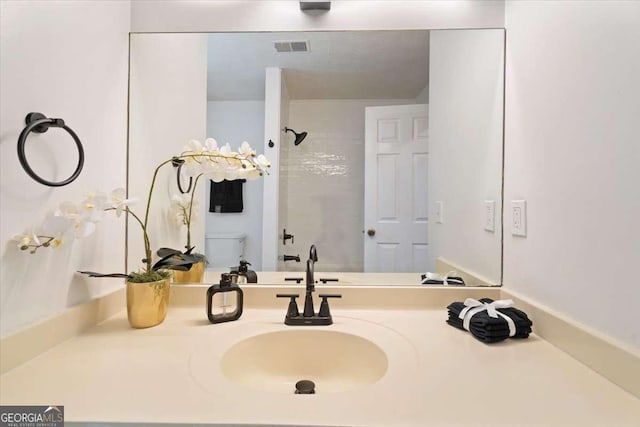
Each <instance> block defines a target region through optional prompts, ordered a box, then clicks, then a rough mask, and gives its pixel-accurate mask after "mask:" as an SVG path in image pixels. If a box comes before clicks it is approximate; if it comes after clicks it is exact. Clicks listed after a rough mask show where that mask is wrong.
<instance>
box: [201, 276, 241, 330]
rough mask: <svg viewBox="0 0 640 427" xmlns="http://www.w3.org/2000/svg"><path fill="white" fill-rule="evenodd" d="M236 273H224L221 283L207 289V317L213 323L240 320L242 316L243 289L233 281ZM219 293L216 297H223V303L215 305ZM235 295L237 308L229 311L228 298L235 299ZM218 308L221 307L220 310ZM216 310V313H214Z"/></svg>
mask: <svg viewBox="0 0 640 427" xmlns="http://www.w3.org/2000/svg"><path fill="white" fill-rule="evenodd" d="M234 276H235V275H234V274H228V273H222V275H221V276H220V284H218V285H213V286H211V287H209V289H207V317H208V318H209V321H210V322H211V323H222V322H231V321H233V320H238V319H239V318H240V316H242V299H243V295H242V289H240V287H239V286H238V285H236V284H235V283H232V278H233V277H234ZM216 294H219V295H218V298H216V299H220V297H221V299H222V303H221V304H219V306H214V296H215V295H216ZM234 296H235V304H232V305H235V309H234V310H233V311H231V312H228V311H227V307H228V306H229V304H228V300H229V299H233V297H234ZM217 308H221V311H220V312H218V310H216V309H217ZM214 310H215V311H216V313H214Z"/></svg>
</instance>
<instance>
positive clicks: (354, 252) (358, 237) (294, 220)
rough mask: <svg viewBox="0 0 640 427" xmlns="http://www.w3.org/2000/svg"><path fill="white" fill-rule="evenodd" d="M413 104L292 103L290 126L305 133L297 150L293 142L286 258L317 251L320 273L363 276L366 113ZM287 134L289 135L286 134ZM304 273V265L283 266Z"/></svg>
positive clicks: (289, 160) (289, 164)
mask: <svg viewBox="0 0 640 427" xmlns="http://www.w3.org/2000/svg"><path fill="white" fill-rule="evenodd" d="M413 103H415V100H413V99H404V100H397V99H384V100H371V99H362V100H358V99H356V100H292V101H291V102H290V104H289V126H290V127H291V128H293V129H295V130H296V131H297V132H301V131H307V132H308V135H307V137H306V139H305V140H304V141H303V142H302V143H301V144H300V145H298V146H297V147H296V146H293V138H291V137H285V138H283V141H284V142H283V144H289V156H288V158H287V161H286V165H285V167H286V169H287V170H288V181H289V183H288V195H287V216H288V223H287V232H289V233H292V234H294V235H295V244H294V245H292V246H289V244H287V251H286V252H287V254H289V255H298V254H300V259H301V261H304V260H306V259H307V258H308V255H307V254H308V253H309V246H310V245H311V244H312V243H314V244H315V245H316V246H317V248H318V258H319V260H318V265H317V270H318V271H363V263H364V258H363V257H364V245H363V234H362V230H363V229H364V132H365V123H364V119H365V114H364V113H365V108H366V107H369V106H379V105H401V104H413ZM289 135H291V134H289ZM286 267H287V269H288V270H304V269H305V268H306V264H305V263H304V262H300V263H299V264H298V263H294V262H289V263H287V266H286Z"/></svg>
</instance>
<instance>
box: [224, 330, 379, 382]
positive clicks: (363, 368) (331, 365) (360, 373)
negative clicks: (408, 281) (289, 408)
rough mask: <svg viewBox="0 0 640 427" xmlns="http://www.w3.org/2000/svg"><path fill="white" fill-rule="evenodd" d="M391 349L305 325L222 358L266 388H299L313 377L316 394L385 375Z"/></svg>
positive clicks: (241, 377)
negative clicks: (301, 381)
mask: <svg viewBox="0 0 640 427" xmlns="http://www.w3.org/2000/svg"><path fill="white" fill-rule="evenodd" d="M387 367H388V361H387V356H386V354H385V352H384V351H383V350H382V349H381V348H380V347H378V345H376V344H374V343H373V342H371V341H369V340H367V339H365V338H362V337H360V336H357V335H353V334H349V333H345V332H338V331H326V330H313V329H311V328H304V330H303V329H299V330H286V331H277V332H269V333H264V334H260V335H255V336H252V337H250V338H247V339H244V340H242V341H240V342H238V343H237V344H235V345H233V346H232V347H231V348H229V350H227V351H226V352H225V353H224V355H223V357H222V361H221V368H222V372H223V374H224V375H225V376H226V377H227V378H228V379H229V380H231V381H233V382H236V383H239V384H241V385H244V386H247V387H250V388H253V389H257V390H263V391H270V392H282V393H289V394H291V393H293V392H294V391H295V384H296V382H298V381H299V380H311V381H313V382H314V383H315V385H316V393H331V392H344V391H350V390H354V389H358V388H361V387H364V386H367V385H369V384H373V383H375V382H377V381H378V380H380V379H381V378H382V377H383V376H384V375H385V373H386V372H387Z"/></svg>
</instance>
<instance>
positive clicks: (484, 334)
mask: <svg viewBox="0 0 640 427" xmlns="http://www.w3.org/2000/svg"><path fill="white" fill-rule="evenodd" d="M480 302H483V303H492V302H493V300H492V299H490V298H483V299H481V300H480ZM465 307H466V306H465V305H464V303H463V302H454V303H451V304H449V306H448V307H447V308H448V310H449V319H448V320H447V323H448V324H450V325H451V326H454V327H456V328H458V329H464V326H463V323H464V322H463V319H460V318H459V317H458V316H459V315H460V312H461V311H462V310H463V309H464V308H465ZM497 311H499V312H500V313H502V314H504V315H505V316H508V317H509V318H510V319H511V320H512V321H513V323H514V325H515V327H516V331H515V335H514V336H512V337H511V338H527V337H528V336H529V334H530V333H531V326H532V325H533V322H531V320H530V319H529V318H528V316H527V315H526V313H524V312H523V311H521V310H518V309H517V308H514V307H507V308H498V309H497ZM469 332H470V333H471V334H472V335H473V336H474V337H475V338H476V339H478V340H480V341H483V342H487V343H491V342H498V341H502V340H504V339H507V338H509V326H508V324H507V321H506V320H505V319H504V318H502V317H498V318H494V317H491V316H489V313H487V312H486V311H482V312H479V313H476V314H475V315H474V316H473V317H472V318H471V319H470V322H469Z"/></svg>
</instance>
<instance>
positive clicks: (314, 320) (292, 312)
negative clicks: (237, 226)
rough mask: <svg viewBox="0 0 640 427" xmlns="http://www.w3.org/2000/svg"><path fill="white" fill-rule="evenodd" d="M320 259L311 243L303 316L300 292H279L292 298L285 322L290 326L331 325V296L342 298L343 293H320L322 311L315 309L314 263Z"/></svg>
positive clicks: (281, 296)
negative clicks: (299, 303)
mask: <svg viewBox="0 0 640 427" xmlns="http://www.w3.org/2000/svg"><path fill="white" fill-rule="evenodd" d="M317 261H318V252H317V250H316V246H315V245H311V248H310V249H309V259H308V260H307V280H306V294H305V298H304V310H303V311H302V316H301V315H300V312H299V310H298V303H297V302H296V298H298V297H299V296H300V295H299V294H277V295H276V297H278V298H291V300H290V301H289V307H288V308H287V315H286V316H285V318H284V324H285V325H290V326H304V325H309V326H323V325H331V324H332V323H333V319H332V317H331V312H330V310H329V302H328V299H329V298H342V295H338V294H320V295H318V296H319V297H320V298H322V302H321V303H320V311H319V312H318V314H316V313H315V310H314V309H313V295H312V294H313V292H315V290H316V287H315V279H314V277H313V270H314V265H315V263H316V262H317Z"/></svg>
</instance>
